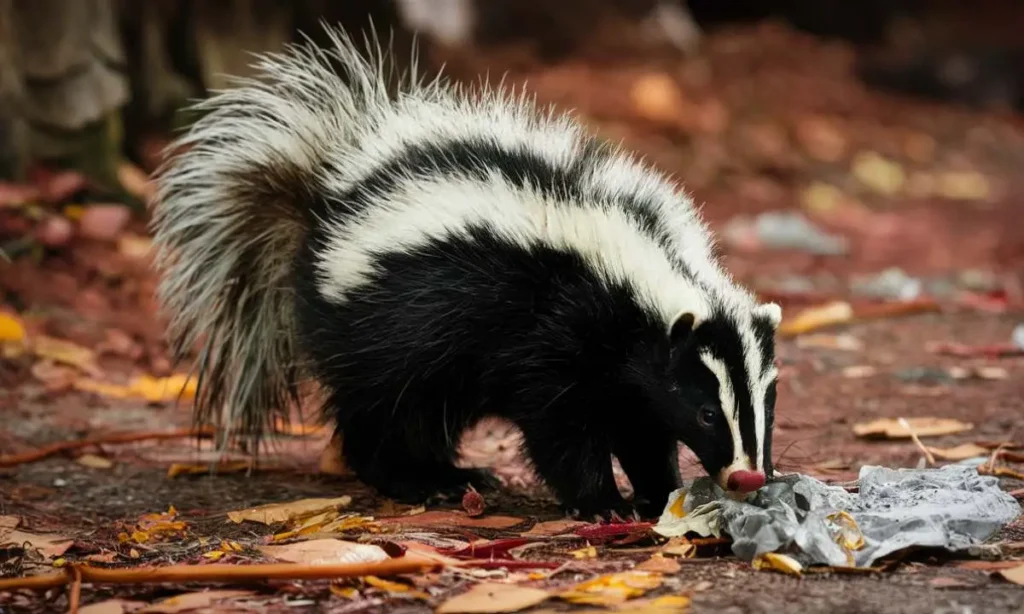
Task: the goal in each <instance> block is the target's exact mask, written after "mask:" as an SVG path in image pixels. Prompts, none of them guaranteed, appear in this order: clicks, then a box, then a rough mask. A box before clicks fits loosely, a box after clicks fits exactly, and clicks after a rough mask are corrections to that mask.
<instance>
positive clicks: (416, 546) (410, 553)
mask: <svg viewBox="0 0 1024 614" xmlns="http://www.w3.org/2000/svg"><path fill="white" fill-rule="evenodd" d="M395 543H396V544H398V545H399V546H402V547H403V548H405V555H404V557H403V558H405V559H407V560H417V561H427V562H431V563H441V564H443V565H445V566H447V567H451V566H458V565H461V564H462V563H463V561H460V560H459V559H456V558H452V557H450V556H445V555H443V554H441V553H440V552H438V551H437V549H436V548H434V547H432V546H428V545H427V544H423V543H420V542H414V541H400V542H395Z"/></svg>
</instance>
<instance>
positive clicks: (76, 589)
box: [68, 567, 82, 614]
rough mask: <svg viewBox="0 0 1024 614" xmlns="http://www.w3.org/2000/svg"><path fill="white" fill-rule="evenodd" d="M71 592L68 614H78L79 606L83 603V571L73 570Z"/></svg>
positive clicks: (75, 568) (73, 568)
mask: <svg viewBox="0 0 1024 614" xmlns="http://www.w3.org/2000/svg"><path fill="white" fill-rule="evenodd" d="M71 577H72V579H71V591H70V594H69V595H68V614H78V604H79V603H80V602H81V601H82V571H81V570H80V569H79V568H77V567H72V568H71Z"/></svg>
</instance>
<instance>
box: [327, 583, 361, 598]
mask: <svg viewBox="0 0 1024 614" xmlns="http://www.w3.org/2000/svg"><path fill="white" fill-rule="evenodd" d="M331 594H332V595H337V596H338V597H342V598H344V599H355V598H356V597H358V596H359V591H358V590H357V589H356V588H355V587H354V586H338V585H337V584H332V585H331Z"/></svg>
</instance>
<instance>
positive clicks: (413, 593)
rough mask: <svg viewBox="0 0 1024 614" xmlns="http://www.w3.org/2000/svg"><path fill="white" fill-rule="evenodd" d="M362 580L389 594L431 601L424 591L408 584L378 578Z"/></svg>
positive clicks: (365, 577)
mask: <svg viewBox="0 0 1024 614" xmlns="http://www.w3.org/2000/svg"><path fill="white" fill-rule="evenodd" d="M362 579H363V582H365V583H367V584H369V585H370V586H372V587H373V588H376V589H380V590H382V591H387V592H389V593H398V594H405V595H408V596H410V597H415V598H417V599H430V595H428V594H426V593H424V592H423V591H418V590H415V589H413V588H412V587H411V586H409V585H407V584H401V583H399V582H392V581H391V580H384V579H381V578H378V577H377V576H363V578H362Z"/></svg>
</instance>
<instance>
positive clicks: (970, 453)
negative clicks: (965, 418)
mask: <svg viewBox="0 0 1024 614" xmlns="http://www.w3.org/2000/svg"><path fill="white" fill-rule="evenodd" d="M928 451H929V452H931V453H932V456H934V457H935V458H940V459H942V460H948V461H962V460H967V459H968V458H977V457H979V456H988V450H986V449H985V448H983V447H981V446H979V445H978V444H976V443H962V444H960V445H958V446H955V447H952V448H932V447H929V448H928Z"/></svg>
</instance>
